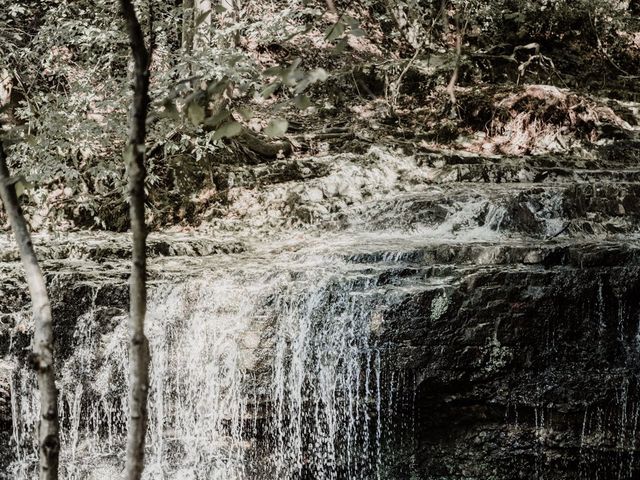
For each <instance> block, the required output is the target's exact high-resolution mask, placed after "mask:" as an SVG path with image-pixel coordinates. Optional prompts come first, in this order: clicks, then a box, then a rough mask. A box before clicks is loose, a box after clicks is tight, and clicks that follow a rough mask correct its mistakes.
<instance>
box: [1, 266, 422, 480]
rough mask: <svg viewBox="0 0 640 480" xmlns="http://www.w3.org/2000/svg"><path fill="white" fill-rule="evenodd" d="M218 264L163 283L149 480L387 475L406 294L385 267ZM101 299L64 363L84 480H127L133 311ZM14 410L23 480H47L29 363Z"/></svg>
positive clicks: (72, 439) (75, 474)
mask: <svg viewBox="0 0 640 480" xmlns="http://www.w3.org/2000/svg"><path fill="white" fill-rule="evenodd" d="M207 261H208V262H209V265H208V266H207V268H200V269H199V270H197V271H195V272H194V273H193V274H192V275H189V276H184V277H181V278H180V279H175V278H171V277H170V276H167V277H165V278H161V279H159V280H158V281H156V282H155V283H154V284H153V285H151V293H150V301H149V308H148V323H147V332H148V337H149V339H150V348H151V354H152V365H151V371H150V378H151V382H150V392H149V397H148V401H149V405H148V406H149V428H148V437H147V447H148V448H147V460H146V463H147V468H146V470H145V478H146V479H149V480H150V479H165V480H170V479H176V480H183V479H184V480H187V479H194V480H195V479H213V480H215V479H220V480H222V479H225V480H236V479H237V480H240V479H245V478H247V479H273V478H291V479H294V478H301V479H302V478H314V479H318V480H331V479H354V480H355V479H365V478H366V479H369V478H372V479H373V478H384V477H383V469H384V466H385V463H386V460H385V458H384V457H385V441H386V440H387V439H388V438H390V435H391V430H392V429H393V428H392V427H393V426H394V425H393V424H394V416H393V412H392V411H391V410H392V409H393V405H394V404H395V403H396V402H397V399H398V395H399V391H400V390H401V381H399V379H398V378H397V377H396V378H395V380H394V377H391V379H390V380H389V379H388V378H387V377H386V375H387V373H386V372H385V366H384V352H383V351H382V350H381V348H380V345H378V343H377V342H376V335H377V332H378V330H379V329H380V328H381V323H383V322H384V318H383V313H382V312H383V309H384V307H386V306H388V305H390V304H392V303H393V302H394V301H396V300H397V299H398V298H399V297H398V296H397V295H396V296H394V294H393V293H392V292H390V291H389V289H388V288H386V287H385V286H384V285H380V284H379V281H378V276H379V274H380V272H381V271H382V267H375V266H372V265H370V264H368V265H367V264H360V263H357V262H356V263H354V262H349V261H348V260H347V259H346V257H340V256H337V255H336V256H326V255H317V254H312V255H306V256H304V255H300V254H290V255H279V256H275V257H273V258H257V259H255V260H252V261H250V262H247V261H243V262H239V260H238V258H229V259H227V260H226V261H225V260H222V261H221V263H219V264H217V263H216V259H215V257H211V259H209V260H207ZM378 269H379V270H378ZM95 292H96V293H95V295H94V299H93V304H94V307H93V308H92V309H90V311H88V312H87V313H86V314H84V315H83V316H82V317H81V318H79V319H78V321H77V325H76V326H75V333H74V345H75V346H74V350H73V354H72V355H71V356H70V357H69V358H68V359H65V360H64V361H63V362H62V363H61V364H60V366H59V371H60V381H59V389H60V418H61V424H62V432H63V434H62V438H61V440H62V457H61V462H60V463H61V468H62V474H61V476H62V478H66V479H68V480H74V479H95V480H106V479H111V478H117V476H118V475H119V472H120V471H121V469H122V462H123V458H124V453H123V449H124V440H125V431H126V428H125V426H126V418H127V412H126V408H127V380H126V379H127V375H126V369H127V351H126V345H127V327H126V315H124V314H123V313H122V312H119V313H117V314H113V312H111V311H109V310H108V309H106V310H105V309H104V307H96V306H95V305H96V301H97V300H99V302H98V303H100V304H101V305H104V304H105V303H107V304H108V300H109V299H108V298H106V299H105V298H100V295H101V293H100V290H99V289H95ZM405 396H406V397H407V398H409V397H410V395H405ZM12 417H13V419H14V424H15V425H14V431H13V438H12V441H13V443H14V445H15V451H16V457H15V461H14V462H13V464H12V466H11V472H10V477H9V478H14V479H27V478H31V476H30V475H32V473H31V472H32V471H33V470H32V469H33V468H34V466H35V462H36V453H37V447H36V445H35V444H34V441H33V439H34V430H35V428H36V422H37V418H38V402H37V392H36V391H35V385H34V379H33V375H32V373H31V372H30V371H28V370H27V369H26V367H25V368H21V369H16V370H15V371H14V373H13V382H12Z"/></svg>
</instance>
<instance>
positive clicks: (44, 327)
mask: <svg viewBox="0 0 640 480" xmlns="http://www.w3.org/2000/svg"><path fill="white" fill-rule="evenodd" d="M0 196H1V197H2V202H3V204H4V208H5V212H6V214H7V216H8V217H9V222H10V223H11V228H12V230H13V234H14V235H15V237H16V241H17V243H18V248H19V250H20V258H21V259H22V265H23V266H24V270H25V276H26V278H27V284H28V286H29V294H30V295H31V305H32V307H33V320H34V333H33V352H32V355H31V362H32V366H33V368H34V369H35V371H36V374H37V376H38V389H39V390H40V424H39V427H38V430H39V433H38V444H39V454H40V455H39V457H40V459H39V478H40V480H57V478H58V455H59V452H60V439H59V435H58V398H57V397H58V395H57V391H56V384H55V370H54V355H53V321H52V316H51V305H50V304H49V295H48V294H47V286H46V283H45V280H44V276H43V274H42V270H41V269H40V265H39V263H38V258H37V257H36V253H35V250H34V248H33V243H32V241H31V235H30V233H29V229H28V227H27V222H26V221H25V218H24V215H23V214H22V210H21V209H20V203H19V202H18V195H17V194H16V190H15V179H14V178H12V177H11V175H10V173H9V168H8V167H7V157H6V155H5V151H4V148H3V146H2V142H1V141H0Z"/></svg>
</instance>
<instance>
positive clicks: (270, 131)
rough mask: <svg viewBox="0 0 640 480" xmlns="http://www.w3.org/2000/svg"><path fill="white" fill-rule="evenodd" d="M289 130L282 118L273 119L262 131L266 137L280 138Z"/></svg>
mask: <svg viewBox="0 0 640 480" xmlns="http://www.w3.org/2000/svg"><path fill="white" fill-rule="evenodd" d="M288 128H289V122H287V121H286V120H285V119H284V118H273V119H271V121H270V122H269V124H268V125H267V127H266V128H265V129H264V134H265V135H266V136H267V137H281V136H282V135H284V134H285V133H286V132H287V129H288Z"/></svg>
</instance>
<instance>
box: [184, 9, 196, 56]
mask: <svg viewBox="0 0 640 480" xmlns="http://www.w3.org/2000/svg"><path fill="white" fill-rule="evenodd" d="M193 8H194V3H193V0H183V2H182V49H183V50H184V52H185V53H187V54H190V53H191V52H192V51H193V36H194V34H195V29H196V28H195V14H194V11H193Z"/></svg>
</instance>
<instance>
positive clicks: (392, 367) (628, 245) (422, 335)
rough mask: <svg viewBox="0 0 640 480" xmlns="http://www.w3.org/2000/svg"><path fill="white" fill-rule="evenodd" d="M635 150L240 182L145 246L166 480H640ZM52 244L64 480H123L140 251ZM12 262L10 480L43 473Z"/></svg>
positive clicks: (273, 168)
mask: <svg viewBox="0 0 640 480" xmlns="http://www.w3.org/2000/svg"><path fill="white" fill-rule="evenodd" d="M639 147H640V145H639V144H637V143H635V142H631V141H629V142H623V143H620V142H619V143H618V144H615V145H613V146H603V147H602V148H601V149H600V150H598V151H595V153H592V154H590V155H588V156H582V157H572V156H567V155H565V156H555V157H554V156H538V157H513V158H507V157H498V156H492V157H481V156H472V155H469V154H462V153H459V152H424V153H421V154H415V155H413V156H406V155H402V154H400V153H397V152H393V151H390V150H387V149H384V148H382V147H371V148H370V149H369V150H368V151H367V152H365V153H362V154H348V155H347V154H345V155H337V156H325V157H317V158H311V159H307V160H305V162H302V163H301V162H300V161H296V160H277V161H275V162H273V163H270V164H264V165H258V166H252V167H243V168H241V167H233V169H232V168H231V167H229V171H227V172H225V173H221V174H220V175H223V174H224V175H232V177H233V182H232V183H233V186H232V187H231V190H230V192H229V204H228V205H227V206H226V207H225V209H226V210H225V211H224V212H223V214H222V215H219V216H217V217H215V218H212V219H210V221H209V223H208V226H206V227H202V228H201V229H200V230H198V231H197V232H196V233H194V234H186V233H180V234H177V233H174V234H172V233H168V232H165V233H157V234H153V235H152V236H151V238H150V241H149V253H150V255H151V257H152V258H151V260H150V269H151V272H150V286H151V295H150V307H149V321H148V332H149V336H150V339H151V348H152V356H153V364H152V373H151V375H152V385H151V391H150V396H149V402H150V403H149V405H150V428H149V440H148V446H149V452H148V457H147V458H148V467H147V470H146V472H147V473H146V475H147V477H146V478H149V479H151V478H165V479H195V478H207V479H217V478H219V479H243V478H244V479H258V480H260V479H273V478H291V479H294V478H301V479H302V478H304V479H321V480H322V479H375V478H386V479H409V478H411V479H430V480H431V479H433V480H435V479H446V480H449V479H451V480H452V479H469V480H471V479H496V480H503V479H504V480H511V479H516V478H522V479H542V478H544V479H547V480H555V479H558V480H559V479H599V480H606V479H633V478H639V477H640V464H639V460H640V459H639V458H638V456H639V453H640V451H639V450H638V448H639V445H638V443H639V441H640V432H638V420H639V419H638V416H639V414H640V389H639V385H638V374H639V373H640V362H639V360H640V359H639V358H638V357H639V352H640V240H639V237H638V232H639V231H640V230H639V226H640V196H639V195H638V193H640V192H639V188H640V186H639V184H638V179H639V178H640V156H639V155H638V154H637V152H638V148H639ZM231 170H233V171H231ZM5 242H6V243H5ZM36 243H37V245H38V251H39V254H40V256H41V258H42V259H43V266H44V269H45V270H46V272H47V278H48V281H49V284H50V289H51V294H52V295H51V296H52V301H53V307H54V317H55V320H56V331H55V334H56V349H57V355H58V372H59V376H60V378H59V388H60V395H61V406H60V408H61V414H62V425H63V431H64V435H63V456H62V460H61V465H62V466H63V467H62V468H63V478H67V479H74V478H78V479H79V478H83V479H85V478H92V479H96V480H98V479H100V480H103V479H110V478H117V475H118V474H119V472H120V471H121V469H122V461H123V453H122V452H123V438H124V437H123V434H124V432H125V423H126V420H125V419H126V348H125V345H126V310H127V302H128V298H127V297H128V293H127V285H126V282H127V275H128V273H127V272H128V264H127V256H128V253H129V247H128V237H127V236H125V235H112V234H98V233H95V234H73V235H61V236H58V237H52V236H45V235H41V236H36ZM2 246H3V249H2V250H3V251H2V254H1V255H2V257H1V260H2V263H1V264H0V271H1V272H2V276H1V283H0V292H1V295H0V338H1V339H2V342H1V344H0V355H1V357H0V450H1V452H2V454H1V455H0V466H1V467H0V472H5V473H4V477H2V475H3V474H2V473H0V477H2V478H7V479H26V478H31V476H30V475H31V473H30V472H31V471H32V468H33V465H34V461H35V457H34V448H33V442H32V432H33V429H34V427H35V424H36V421H37V415H38V414H37V409H36V402H35V399H34V379H33V378H32V377H33V376H32V374H31V373H30V372H29V370H28V368H27V366H26V357H27V353H28V352H27V350H28V345H29V341H30V335H31V328H32V326H31V320H30V318H29V311H28V309H29V303H28V295H27V292H26V288H25V285H24V282H23V279H22V275H21V273H20V267H19V263H18V258H17V253H16V252H15V251H14V248H13V247H12V245H11V239H5V240H3V245H2Z"/></svg>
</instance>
